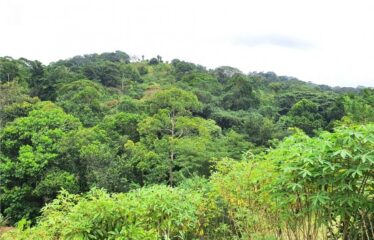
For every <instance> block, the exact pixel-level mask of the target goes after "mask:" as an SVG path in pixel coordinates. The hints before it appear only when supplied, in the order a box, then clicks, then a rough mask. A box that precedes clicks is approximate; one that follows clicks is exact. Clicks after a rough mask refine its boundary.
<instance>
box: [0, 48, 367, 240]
mask: <svg viewBox="0 0 374 240" xmlns="http://www.w3.org/2000/svg"><path fill="white" fill-rule="evenodd" d="M0 127H1V129H0V210H1V212H0V229H2V228H3V229H7V230H8V231H6V232H5V231H4V232H1V230H0V238H4V239H134V240H136V239H138V240H143V239H165V240H166V239H263V240H265V239H266V240H271V239H295V240H301V239H309V240H314V239H344V240H346V239H365V240H369V239H374V215H373V213H374V172H373V169H374V168H373V167H374V89H372V88H343V87H329V86H326V85H316V84H312V83H306V82H303V81H300V80H298V79H296V78H294V77H288V76H278V75H276V74H275V73H272V72H266V73H265V72H251V73H248V74H245V73H242V72H241V71H240V70H238V69H236V68H233V67H228V66H223V67H218V68H216V69H206V68H205V67H204V66H201V65H197V64H193V63H190V62H186V61H182V60H178V59H174V60H172V61H171V62H164V61H163V59H162V57H161V56H156V57H154V58H151V59H144V57H142V59H136V58H131V57H130V56H129V55H128V54H126V53H125V52H121V51H116V52H111V53H102V54H89V55H84V56H76V57H73V58H70V59H67V60H59V61H57V62H53V63H50V64H48V65H44V64H42V63H41V62H39V61H32V60H28V59H24V58H20V59H13V58H11V57H1V58H0ZM1 226H3V227H2V228H1Z"/></svg>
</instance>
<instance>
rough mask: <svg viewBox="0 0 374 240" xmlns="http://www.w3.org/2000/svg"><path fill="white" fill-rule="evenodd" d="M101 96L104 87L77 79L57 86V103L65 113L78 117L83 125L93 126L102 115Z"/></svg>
mask: <svg viewBox="0 0 374 240" xmlns="http://www.w3.org/2000/svg"><path fill="white" fill-rule="evenodd" d="M103 96H104V89H103V87H102V86H100V85H99V84H97V83H94V82H92V81H89V80H78V81H74V82H71V83H67V84H64V85H62V86H61V87H60V88H59V90H58V96H57V103H58V104H59V105H60V106H61V107H62V108H64V110H65V111H66V112H67V113H70V114H73V115H74V116H76V117H78V118H79V119H80V121H81V122H82V123H83V124H84V125H85V126H93V125H95V124H97V123H98V122H99V121H100V119H101V118H102V117H103V112H102V111H103V108H102V106H101V102H102V101H103Z"/></svg>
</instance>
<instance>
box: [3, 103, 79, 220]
mask: <svg viewBox="0 0 374 240" xmlns="http://www.w3.org/2000/svg"><path fill="white" fill-rule="evenodd" d="M79 126H80V123H79V121H78V120H77V119H76V118H74V117H72V116H70V115H67V114H66V113H64V112H63V111H62V110H61V109H60V108H59V107H57V106H56V105H54V104H52V103H51V102H41V103H38V104H37V105H36V106H35V109H34V110H32V111H31V112H30V113H29V114H28V116H27V117H20V118H17V119H16V120H14V121H13V122H10V123H8V124H7V125H6V127H5V128H3V129H2V130H1V134H0V139H1V146H0V147H1V150H2V151H1V155H0V157H1V159H0V171H1V172H0V176H1V179H0V180H1V183H2V184H1V191H2V194H1V197H0V201H1V205H2V207H3V209H4V213H5V215H6V216H8V217H10V218H11V219H12V221H15V220H17V219H20V218H22V217H23V216H24V215H27V214H31V215H30V216H32V215H35V214H37V210H38V206H40V205H41V204H42V203H43V201H45V200H42V199H40V198H39V196H38V194H36V192H33V191H34V190H35V188H37V187H38V184H39V183H43V181H44V180H43V179H44V177H45V176H48V173H49V171H50V170H52V169H54V168H56V167H57V168H58V162H59V161H60V159H59V152H58V147H57V146H58V145H57V143H58V142H59V141H60V140H61V139H62V138H63V137H64V135H66V134H67V132H69V131H73V130H75V129H77V128H78V127H79ZM44 184H46V182H44ZM53 188H56V187H55V186H53ZM57 191H58V190H57ZM57 191H54V193H56V192H57ZM52 192H53V190H52V189H51V191H50V194H52Z"/></svg>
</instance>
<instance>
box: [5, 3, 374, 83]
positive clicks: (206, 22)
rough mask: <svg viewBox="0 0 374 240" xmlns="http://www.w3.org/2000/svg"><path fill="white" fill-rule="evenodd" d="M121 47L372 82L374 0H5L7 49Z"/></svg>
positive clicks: (58, 53) (44, 57)
mask: <svg viewBox="0 0 374 240" xmlns="http://www.w3.org/2000/svg"><path fill="white" fill-rule="evenodd" d="M115 50H121V51H124V52H126V53H128V54H129V55H131V56H132V55H135V56H142V55H144V56H145V57H146V58H148V59H149V58H152V57H155V56H157V55H160V56H162V58H163V59H164V60H166V61H170V60H172V59H174V58H178V59H181V60H185V61H189V62H193V63H196V64H201V65H204V66H206V67H208V68H216V67H219V66H232V67H236V68H238V69H240V70H241V71H243V72H244V73H248V72H254V71H256V72H261V71H264V72H267V71H272V72H275V73H276V74H278V75H286V76H293V77H297V78H298V79H300V80H303V81H310V82H313V83H317V84H327V85H330V86H342V87H356V86H371V87H374V1H373V0H349V1H348V0H313V1H311V0H309V1H307V0H282V1H280V0H230V1H223V0H222V1H220V0H215V1H211V0H200V1H198V0H136V1H135V0H133V1H128V0H33V1H30V0H0V56H11V57H13V58H20V57H25V58H28V59H31V60H39V61H41V62H43V63H44V64H48V63H50V62H53V61H57V60H59V59H65V58H70V57H73V56H76V55H82V54H88V53H101V52H109V51H115Z"/></svg>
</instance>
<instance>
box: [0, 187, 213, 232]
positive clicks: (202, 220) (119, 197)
mask: <svg viewBox="0 0 374 240" xmlns="http://www.w3.org/2000/svg"><path fill="white" fill-rule="evenodd" d="M206 207H207V201H206V200H205V199H204V198H203V196H202V194H199V193H196V192H191V191H189V190H183V189H177V188H174V189H173V188H169V187H164V186H155V187H151V188H144V189H139V190H135V191H131V192H129V193H127V194H114V195H109V194H107V193H106V192H104V191H101V190H92V191H91V192H90V193H88V194H86V195H84V196H77V195H70V194H67V193H66V192H62V194H61V195H60V196H59V197H58V198H57V199H56V200H54V201H53V202H52V203H51V204H49V205H47V206H46V207H45V208H44V209H43V215H42V217H41V219H40V221H39V223H38V226H37V227H34V228H30V229H26V230H25V231H22V232H18V233H17V232H13V233H8V234H7V235H8V237H9V238H12V236H14V235H13V234H16V236H17V238H18V239H24V238H27V239H38V237H41V236H43V239H195V238H199V237H203V236H205V235H206V232H205V230H206V226H207V225H208V224H209V220H210V217H209V216H210V212H211V211H212V210H210V209H206ZM213 211H214V210H213ZM5 239H7V236H5Z"/></svg>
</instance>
